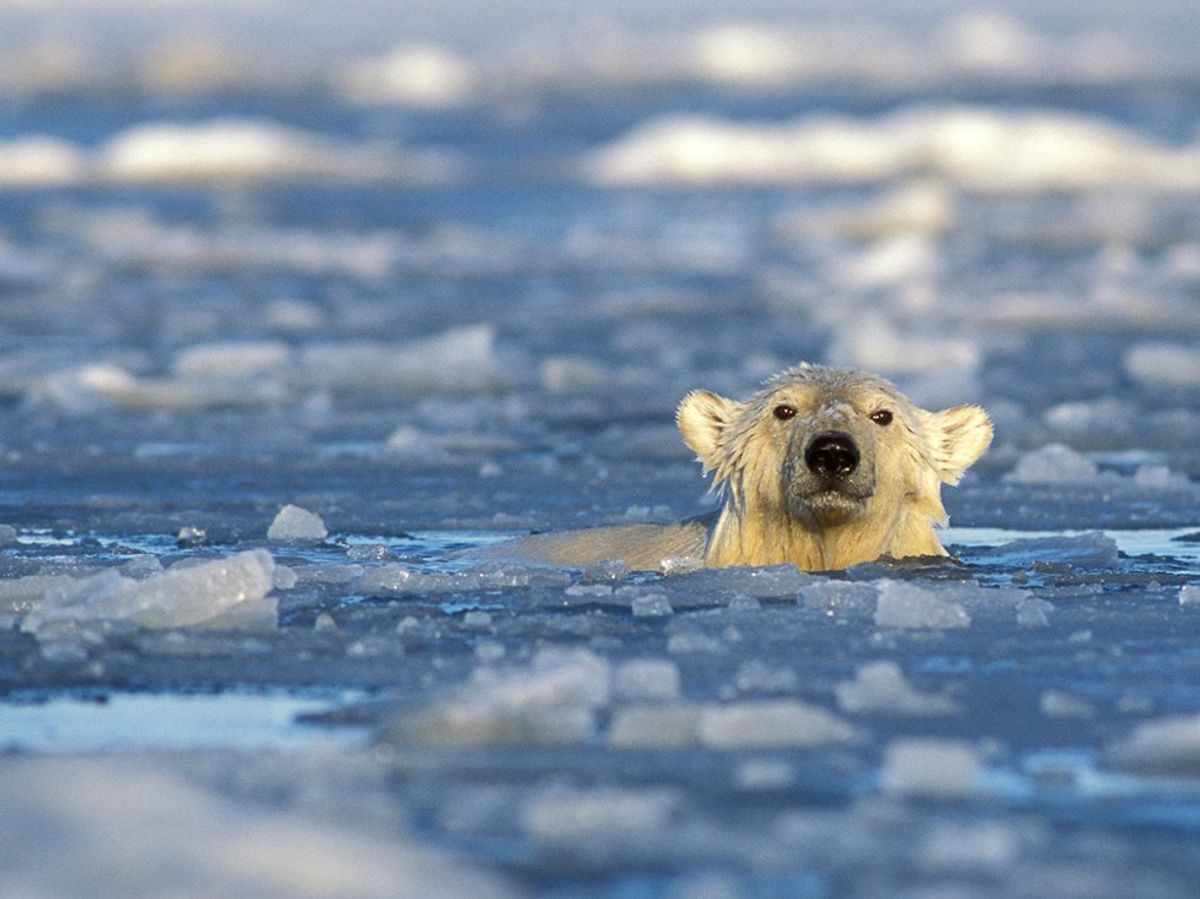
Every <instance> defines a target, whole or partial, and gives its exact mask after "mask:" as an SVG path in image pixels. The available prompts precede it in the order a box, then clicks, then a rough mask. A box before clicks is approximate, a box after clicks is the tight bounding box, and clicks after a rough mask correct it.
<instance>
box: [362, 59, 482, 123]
mask: <svg viewBox="0 0 1200 899" xmlns="http://www.w3.org/2000/svg"><path fill="white" fill-rule="evenodd" d="M475 77H476V76H475V72H474V70H473V68H472V66H471V63H470V62H469V61H467V60H466V59H463V58H462V57H460V56H458V55H457V54H455V53H452V52H451V51H449V50H447V49H445V48H444V47H437V46H432V45H411V46H402V47H397V48H396V49H394V50H392V51H391V53H389V54H388V55H387V56H383V57H380V58H375V59H365V60H362V61H361V62H357V63H355V64H354V65H352V66H350V67H349V69H348V70H347V72H346V73H345V75H344V76H343V77H342V78H341V79H340V81H341V84H342V88H343V90H344V91H345V92H346V95H347V96H349V97H350V98H351V99H352V100H354V101H355V102H358V103H380V104H390V103H396V104H402V105H406V106H418V107H425V108H430V109H441V108H446V107H450V106H456V105H458V104H460V103H462V102H464V101H465V100H467V99H468V98H469V97H470V95H471V91H472V89H473V87H474V82H475Z"/></svg>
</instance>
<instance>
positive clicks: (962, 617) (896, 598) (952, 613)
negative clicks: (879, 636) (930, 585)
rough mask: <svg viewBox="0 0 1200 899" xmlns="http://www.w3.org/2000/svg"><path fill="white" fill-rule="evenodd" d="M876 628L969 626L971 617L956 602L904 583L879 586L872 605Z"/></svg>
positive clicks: (897, 582)
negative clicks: (876, 597)
mask: <svg viewBox="0 0 1200 899" xmlns="http://www.w3.org/2000/svg"><path fill="white" fill-rule="evenodd" d="M875 625H876V626H877V627H899V628H934V629H939V630H946V629H952V628H963V627H970V625H971V616H970V615H968V614H967V610H966V609H964V608H963V607H962V606H961V605H960V604H959V603H956V602H953V601H951V600H947V599H942V598H941V597H939V596H938V595H937V594H936V593H934V592H932V591H930V590H927V589H925V588H922V587H918V586H916V585H913V584H908V583H905V582H903V581H892V580H884V581H881V582H880V583H879V598H878V599H877V600H876V606H875Z"/></svg>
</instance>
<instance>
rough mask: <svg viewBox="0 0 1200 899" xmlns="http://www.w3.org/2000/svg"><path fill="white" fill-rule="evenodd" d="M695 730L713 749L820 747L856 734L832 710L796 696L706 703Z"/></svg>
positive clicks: (848, 739) (847, 738) (845, 740)
mask: <svg viewBox="0 0 1200 899" xmlns="http://www.w3.org/2000/svg"><path fill="white" fill-rule="evenodd" d="M697 730H698V735H699V739H700V742H701V744H703V745H705V746H708V747H711V748H713V749H767V748H784V747H800V746H822V745H825V744H829V743H845V742H848V741H850V740H853V739H855V738H856V736H857V732H856V731H855V729H854V728H853V727H851V726H850V725H849V724H847V723H846V722H845V721H842V720H841V719H840V718H838V717H837V716H836V715H834V714H833V713H831V712H829V711H826V710H825V709H823V708H821V707H819V706H814V705H809V704H808V703H805V702H801V701H799V700H795V699H778V700H754V701H745V702H733V703H729V704H728V705H713V706H706V707H705V708H704V709H703V711H702V712H701V713H700V720H699V722H698V724H697Z"/></svg>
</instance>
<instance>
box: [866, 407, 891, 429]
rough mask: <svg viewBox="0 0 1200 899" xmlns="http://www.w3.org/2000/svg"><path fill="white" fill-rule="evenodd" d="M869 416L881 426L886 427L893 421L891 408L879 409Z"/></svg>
mask: <svg viewBox="0 0 1200 899" xmlns="http://www.w3.org/2000/svg"><path fill="white" fill-rule="evenodd" d="M868 417H869V418H870V419H871V421H873V422H875V424H877V425H879V426H880V427H881V428H886V427H887V426H888V425H890V424H891V423H892V413H891V410H890V409H877V410H875V411H874V412H872V413H871V414H870V416H868Z"/></svg>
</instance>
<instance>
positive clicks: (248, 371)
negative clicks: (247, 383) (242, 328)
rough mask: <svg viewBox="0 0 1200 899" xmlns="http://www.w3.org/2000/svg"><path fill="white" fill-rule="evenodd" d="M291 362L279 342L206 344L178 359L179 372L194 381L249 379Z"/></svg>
mask: <svg viewBox="0 0 1200 899" xmlns="http://www.w3.org/2000/svg"><path fill="white" fill-rule="evenodd" d="M290 359H291V351H290V350H289V349H288V347H287V345H286V344H283V343H280V342H278V341H273V340H272V341H255V342H250V341H247V342H245V343H233V342H220V343H205V344H199V345H197V346H192V347H189V348H188V349H186V350H184V351H182V352H181V353H180V354H179V355H178V356H176V357H175V373H176V374H178V375H182V376H183V377H190V378H248V377H251V376H256V375H263V374H264V373H267V372H271V371H278V370H280V369H282V368H283V367H284V366H285V365H287V364H288V362H289V361H290Z"/></svg>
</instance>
